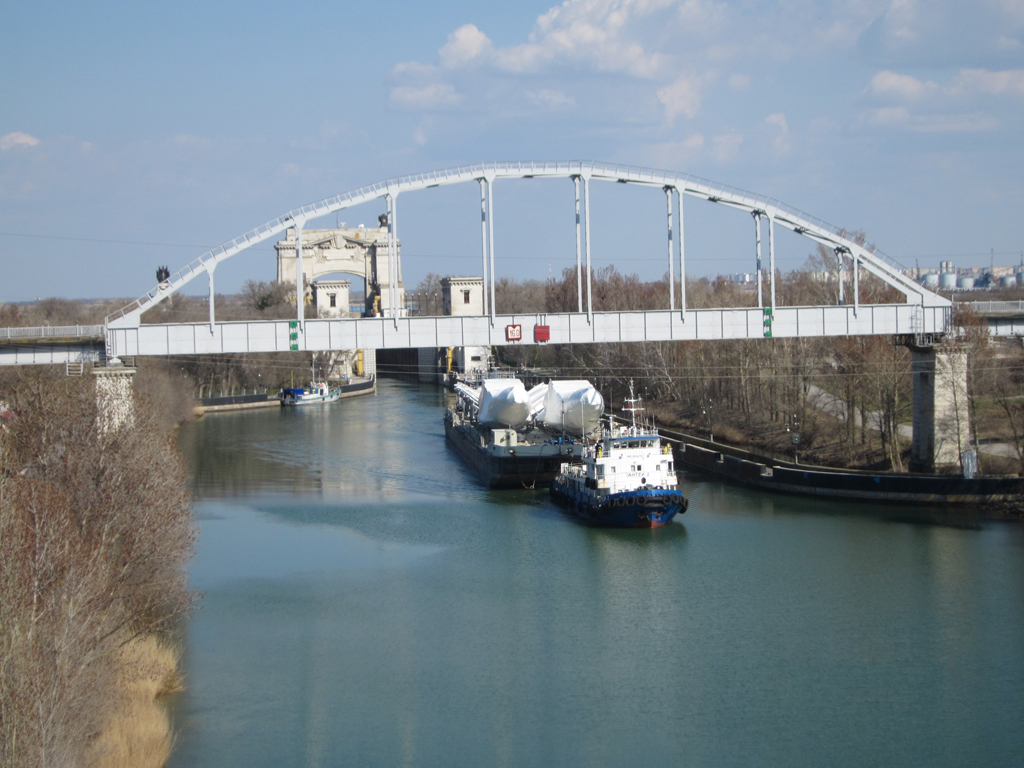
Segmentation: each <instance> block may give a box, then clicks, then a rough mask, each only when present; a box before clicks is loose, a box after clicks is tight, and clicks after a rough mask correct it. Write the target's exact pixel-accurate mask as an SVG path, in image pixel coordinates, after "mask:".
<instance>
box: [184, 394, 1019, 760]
mask: <svg viewBox="0 0 1024 768" xmlns="http://www.w3.org/2000/svg"><path fill="white" fill-rule="evenodd" d="M443 403H444V394H443V392H442V391H441V390H438V389H436V388H432V387H427V386H419V385H415V384H407V383H400V382H393V381H383V382H381V383H380V388H379V393H378V394H377V395H376V396H373V397H362V398H355V399H351V400H347V401H343V402H340V403H337V404H334V405H329V406H316V407H310V408H297V409H271V410H261V411H250V412H241V413H234V414H218V415H213V416H208V417H206V418H204V419H202V420H200V421H197V422H195V423H193V424H189V425H187V426H186V427H185V428H184V429H183V430H182V432H181V437H180V441H181V446H182V449H183V451H184V453H185V455H186V457H187V459H188V461H189V465H190V467H191V470H192V475H193V478H194V483H195V492H196V495H197V499H198V501H197V504H196V514H197V516H198V520H199V526H200V537H199V543H198V553H197V556H196V558H195V560H194V561H193V563H192V564H191V580H192V585H193V587H194V588H195V589H198V590H201V591H202V593H203V597H202V601H201V605H202V607H201V609H200V610H199V611H198V612H197V613H196V615H195V617H194V618H193V619H192V621H191V622H190V624H189V627H188V632H187V642H186V650H185V656H184V667H185V677H186V684H187V690H186V692H184V693H182V694H178V695H176V696H174V697H172V698H173V701H171V705H170V706H171V708H172V713H173V718H174V723H175V728H176V729H177V732H178V743H177V746H176V748H175V752H174V754H173V757H172V759H171V762H170V766H171V768H184V767H185V766H189V767H191V766H218V768H226V767H227V766H245V767H246V768H258V767H262V766H266V767H267V768H271V767H272V768H286V767H287V766H309V767H311V768H312V767H313V766H318V767H327V766H438V767H441V766H444V767H446V768H447V767H449V766H566V767H570V766H645V765H673V766H716V767H720V766H752V765H757V766H798V765H799V766H817V765H820V766H826V765H842V766H911V765H913V766H1009V765H1021V764H1022V762H1024V728H1022V727H1021V724H1022V723H1024V529H1022V527H1021V526H1019V525H1012V524H995V523H984V524H978V523H977V522H976V521H972V520H970V519H966V520H962V519H956V518H952V519H951V518H950V517H949V516H945V515H941V514H939V515H936V516H932V515H930V514H923V515H921V514H917V513H914V512H912V511H910V510H902V509H897V508H882V507H878V506H876V505H857V504H843V503H832V502H818V501H811V500H804V499H797V498H787V497H780V496H768V495H764V494H760V493H756V492H752V491H747V490H743V489H739V488H734V487H730V486H726V485H722V484H720V483H718V482H715V481H709V480H705V479H702V478H699V477H692V476H684V477H683V488H684V491H685V492H686V494H687V496H688V497H689V498H690V511H689V512H688V513H687V514H686V515H684V516H682V517H681V518H677V520H676V521H675V522H674V523H673V524H671V525H669V526H667V527H665V528H662V529H659V530H654V531H650V530H647V531H626V530H605V529H592V528H586V527H582V526H580V525H578V524H576V523H574V522H573V521H571V520H569V519H567V518H565V517H564V516H563V515H561V514H560V513H559V511H558V509H557V507H555V506H553V505H552V504H551V502H550V501H549V499H548V497H547V495H546V493H544V492H536V491H535V492H530V491H512V492H509V491H488V490H486V489H484V488H482V487H480V486H479V485H478V484H477V481H476V478H475V476H474V475H473V474H471V473H470V471H468V470H467V468H466V467H465V466H464V465H463V464H462V462H461V461H460V459H459V457H458V456H457V455H456V454H455V453H454V452H453V451H452V449H450V448H449V447H448V446H447V445H446V444H445V438H444V430H443V425H442V418H441V417H442V412H443Z"/></svg>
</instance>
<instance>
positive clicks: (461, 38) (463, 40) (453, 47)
mask: <svg viewBox="0 0 1024 768" xmlns="http://www.w3.org/2000/svg"><path fill="white" fill-rule="evenodd" d="M493 49H494V44H493V43H491V41H490V39H489V38H488V37H487V35H485V34H484V33H483V32H481V31H480V30H479V29H477V28H476V25H474V24H463V25H462V26H461V27H459V28H458V29H456V30H455V31H454V32H452V33H451V34H450V35H448V42H446V43H445V44H444V45H443V46H442V47H441V49H440V50H439V51H438V56H439V57H440V60H441V66H442V67H444V68H446V69H453V68H455V67H460V66H462V65H463V64H467V63H469V62H470V61H473V60H474V59H478V58H481V57H482V56H485V55H487V54H489V53H491V52H492V51H493Z"/></svg>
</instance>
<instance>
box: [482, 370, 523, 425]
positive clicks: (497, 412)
mask: <svg viewBox="0 0 1024 768" xmlns="http://www.w3.org/2000/svg"><path fill="white" fill-rule="evenodd" d="M476 418H477V421H478V422H479V423H480V424H484V425H495V426H496V425H501V426H504V427H510V428H512V429H515V428H517V427H521V426H523V425H524V424H525V423H526V422H527V420H528V419H529V418H530V397H529V395H528V394H527V393H526V387H524V386H523V382H521V381H520V380H519V379H484V381H483V383H482V384H481V386H480V399H479V410H478V411H477V417H476Z"/></svg>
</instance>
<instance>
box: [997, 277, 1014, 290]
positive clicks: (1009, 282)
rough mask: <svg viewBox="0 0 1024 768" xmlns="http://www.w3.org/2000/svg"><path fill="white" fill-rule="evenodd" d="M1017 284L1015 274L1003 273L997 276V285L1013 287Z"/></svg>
mask: <svg viewBox="0 0 1024 768" xmlns="http://www.w3.org/2000/svg"><path fill="white" fill-rule="evenodd" d="M1016 284H1017V276H1016V275H1003V276H1002V277H1001V278H999V285H1001V286H1002V287H1003V288H1013V287H1014V286H1015V285H1016Z"/></svg>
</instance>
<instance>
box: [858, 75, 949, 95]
mask: <svg viewBox="0 0 1024 768" xmlns="http://www.w3.org/2000/svg"><path fill="white" fill-rule="evenodd" d="M870 88H871V91H872V93H874V94H876V95H880V96H898V97H901V98H904V99H918V98H921V97H922V96H924V95H926V94H928V93H934V92H935V91H936V90H937V89H938V86H937V85H936V84H935V83H933V82H932V81H931V80H929V81H927V82H922V81H920V80H918V79H917V78H916V77H914V76H912V75H901V74H898V73H896V72H890V71H888V70H883V71H881V72H878V73H877V74H876V75H875V76H874V77H872V78H871V85H870Z"/></svg>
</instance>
